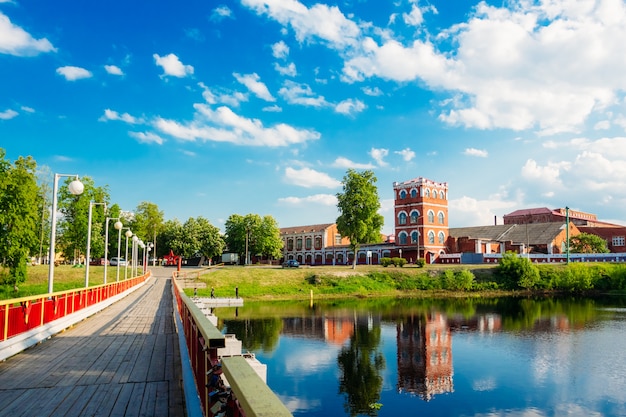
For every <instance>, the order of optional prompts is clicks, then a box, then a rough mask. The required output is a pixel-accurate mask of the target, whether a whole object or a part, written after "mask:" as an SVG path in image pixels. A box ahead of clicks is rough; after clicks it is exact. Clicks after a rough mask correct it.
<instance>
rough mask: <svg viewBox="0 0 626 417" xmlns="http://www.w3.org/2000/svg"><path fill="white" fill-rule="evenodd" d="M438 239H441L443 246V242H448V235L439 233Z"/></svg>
mask: <svg viewBox="0 0 626 417" xmlns="http://www.w3.org/2000/svg"><path fill="white" fill-rule="evenodd" d="M437 237H438V238H439V243H441V244H442V245H443V242H445V241H446V235H445V234H444V233H443V232H439V233H438V234H437Z"/></svg>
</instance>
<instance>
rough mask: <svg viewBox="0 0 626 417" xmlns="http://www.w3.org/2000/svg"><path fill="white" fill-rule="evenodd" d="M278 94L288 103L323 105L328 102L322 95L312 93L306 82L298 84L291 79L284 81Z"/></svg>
mask: <svg viewBox="0 0 626 417" xmlns="http://www.w3.org/2000/svg"><path fill="white" fill-rule="evenodd" d="M278 94H280V96H281V97H282V98H284V99H285V100H286V101H287V102H288V103H289V104H300V105H302V106H312V107H325V106H328V105H329V103H328V102H327V101H326V99H325V98H324V97H323V96H317V95H316V94H315V93H313V90H312V89H311V87H309V86H308V85H307V84H299V83H296V82H294V81H291V80H287V81H285V83H284V84H283V87H282V88H281V89H280V90H279V91H278Z"/></svg>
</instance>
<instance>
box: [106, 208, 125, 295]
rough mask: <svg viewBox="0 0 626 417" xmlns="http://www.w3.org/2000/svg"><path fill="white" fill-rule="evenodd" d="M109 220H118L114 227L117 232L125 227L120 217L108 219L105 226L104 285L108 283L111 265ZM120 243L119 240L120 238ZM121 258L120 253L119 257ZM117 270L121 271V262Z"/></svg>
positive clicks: (118, 248) (118, 246)
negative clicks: (109, 266)
mask: <svg viewBox="0 0 626 417" xmlns="http://www.w3.org/2000/svg"><path fill="white" fill-rule="evenodd" d="M109 220H117V221H116V222H115V224H114V225H113V227H115V230H118V231H120V230H122V227H124V225H123V224H122V222H121V221H120V218H119V217H107V219H106V223H105V226H104V283H105V284H106V283H107V265H108V264H109ZM118 241H119V238H118ZM117 251H118V252H119V251H120V245H119V243H118V245H117ZM117 257H118V258H119V253H118V256H117ZM117 269H118V271H119V260H118V262H117Z"/></svg>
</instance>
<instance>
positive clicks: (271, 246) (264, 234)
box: [254, 216, 283, 259]
mask: <svg viewBox="0 0 626 417" xmlns="http://www.w3.org/2000/svg"><path fill="white" fill-rule="evenodd" d="M254 250H255V252H256V253H260V254H262V255H263V256H265V257H267V258H268V259H276V258H280V257H282V255H283V240H282V239H281V237H280V228H279V227H278V222H277V221H276V219H274V218H273V217H272V216H263V219H261V224H260V225H259V228H258V229H257V230H255V247H254Z"/></svg>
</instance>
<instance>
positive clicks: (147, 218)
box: [131, 201, 163, 253]
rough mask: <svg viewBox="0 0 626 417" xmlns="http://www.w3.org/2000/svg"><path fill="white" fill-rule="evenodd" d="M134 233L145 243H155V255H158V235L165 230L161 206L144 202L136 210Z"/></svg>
mask: <svg viewBox="0 0 626 417" xmlns="http://www.w3.org/2000/svg"><path fill="white" fill-rule="evenodd" d="M131 228H132V231H133V232H134V233H135V234H136V235H137V236H138V237H139V238H140V239H142V240H143V241H144V242H153V243H154V246H155V247H154V248H153V251H154V253H157V248H158V245H157V243H158V242H157V235H158V234H159V233H160V232H161V230H162V228H163V211H161V210H159V206H157V205H156V204H154V203H150V202H148V201H142V202H141V203H139V205H138V206H137V208H135V215H134V219H133V221H132V224H131Z"/></svg>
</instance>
